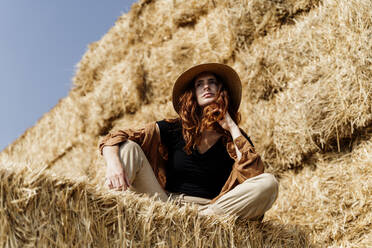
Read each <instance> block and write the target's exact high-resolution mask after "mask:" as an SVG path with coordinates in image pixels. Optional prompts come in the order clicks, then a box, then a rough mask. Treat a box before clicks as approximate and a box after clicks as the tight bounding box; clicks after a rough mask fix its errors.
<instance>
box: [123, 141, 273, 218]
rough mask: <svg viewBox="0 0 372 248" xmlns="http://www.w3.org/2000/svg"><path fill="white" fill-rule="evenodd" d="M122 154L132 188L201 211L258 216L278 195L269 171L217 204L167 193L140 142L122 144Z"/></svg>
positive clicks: (268, 207)
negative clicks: (195, 206)
mask: <svg viewBox="0 0 372 248" xmlns="http://www.w3.org/2000/svg"><path fill="white" fill-rule="evenodd" d="M119 153H120V159H121V162H122V164H123V166H124V170H125V173H126V175H127V177H128V180H129V182H130V184H131V187H130V189H131V190H133V191H135V192H139V193H146V194H149V195H150V196H156V197H158V198H159V199H160V200H162V201H167V200H168V199H171V200H175V201H176V202H178V203H180V204H185V203H195V204H197V205H198V206H199V210H200V213H201V214H206V215H209V214H236V215H238V216H240V217H242V218H248V219H255V218H257V217H260V216H262V215H263V214H264V213H265V212H266V211H267V210H269V209H270V208H271V206H272V205H273V203H274V201H275V200H276V198H277V196H278V181H277V180H276V178H275V177H274V176H273V175H272V174H269V173H263V174H261V175H258V176H256V177H253V178H249V179H247V180H246V181H245V182H243V183H242V184H239V185H238V186H236V187H235V188H234V189H232V190H231V191H229V192H227V193H226V194H224V195H223V196H222V197H220V198H219V199H218V200H217V201H216V202H214V203H213V204H210V199H206V198H200V197H194V196H187V195H184V194H173V193H172V194H167V193H166V192H165V191H164V190H163V188H162V187H161V186H160V184H159V183H158V181H157V180H156V177H155V174H154V172H153V170H152V168H151V165H150V164H149V161H148V160H147V158H146V156H145V154H144V153H143V151H142V149H141V147H140V146H139V145H138V144H137V143H135V142H133V141H130V140H128V141H127V142H125V143H123V144H122V145H121V146H120V149H119Z"/></svg>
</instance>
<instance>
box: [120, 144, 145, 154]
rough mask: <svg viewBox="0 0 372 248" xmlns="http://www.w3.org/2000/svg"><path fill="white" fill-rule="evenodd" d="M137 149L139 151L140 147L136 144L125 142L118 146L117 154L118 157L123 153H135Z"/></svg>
mask: <svg viewBox="0 0 372 248" xmlns="http://www.w3.org/2000/svg"><path fill="white" fill-rule="evenodd" d="M138 149H141V147H140V146H139V145H138V144H137V143H136V142H134V141H131V140H127V141H125V142H123V143H122V144H121V145H120V146H119V153H120V155H122V154H124V153H127V152H131V151H136V150H138Z"/></svg>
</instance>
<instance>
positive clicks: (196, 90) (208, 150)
mask: <svg viewBox="0 0 372 248" xmlns="http://www.w3.org/2000/svg"><path fill="white" fill-rule="evenodd" d="M240 100H241V82H240V78H239V76H238V75H237V73H236V72H235V71H234V70H233V69H232V68H231V67H229V66H227V65H224V64H218V63H208V64H200V65H197V66H194V67H192V68H190V69H188V70H187V71H185V72H184V73H182V74H181V75H180V76H179V78H178V79H177V80H176V82H175V84H174V87H173V106H174V108H175V110H176V112H177V113H178V114H179V118H177V119H173V120H163V121H158V122H154V123H150V124H148V125H146V126H145V127H144V128H142V129H139V130H121V131H118V132H115V133H110V134H109V135H107V136H106V137H105V138H104V140H103V141H102V142H101V144H100V150H101V153H102V154H103V156H104V158H105V160H106V163H107V171H106V178H107V181H106V184H107V186H108V187H109V188H111V189H122V190H127V189H128V188H131V189H133V190H134V191H137V192H141V193H147V194H149V195H156V196H157V197H158V198H159V199H161V200H163V201H166V200H167V199H169V198H171V199H176V200H178V201H179V202H181V203H186V202H190V203H196V204H198V205H199V210H200V213H201V214H203V215H211V214H237V215H238V216H240V217H243V218H248V219H257V218H260V217H261V218H262V216H263V214H264V213H265V211H267V210H268V209H269V208H270V207H271V206H272V204H273V203H274V201H275V200H276V198H277V192H278V183H277V181H276V179H275V177H274V176H273V175H271V174H268V173H264V166H263V163H262V161H261V159H260V156H259V155H258V154H257V153H256V152H255V150H254V148H253V144H252V142H251V141H250V139H249V137H248V136H247V135H246V134H245V133H244V132H243V131H242V130H241V129H240V128H239V126H238V124H239V113H238V108H239V105H240Z"/></svg>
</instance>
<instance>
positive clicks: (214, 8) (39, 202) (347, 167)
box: [0, 0, 372, 247]
mask: <svg viewBox="0 0 372 248" xmlns="http://www.w3.org/2000/svg"><path fill="white" fill-rule="evenodd" d="M371 40H372V3H371V1H370V0H349V1H346V0H339V1H334V0H324V1H322V2H320V1H315V0H302V1H291V0H287V1H286V0H283V1H269V0H250V1H245V0H229V1H223V0H214V1H213V0H210V1H207V0H199V1H196V0H195V1H166V0H162V1H161V0H158V1H151V0H146V1H145V0H143V1H140V2H139V3H137V4H134V5H133V6H132V9H131V11H130V12H129V13H128V14H125V15H123V16H121V17H120V18H119V19H118V20H117V21H116V23H115V25H114V26H113V27H112V28H111V29H110V30H109V31H108V33H107V34H106V35H105V36H103V37H102V39H101V40H99V41H97V42H95V43H92V44H90V45H89V48H88V50H87V52H86V54H85V55H84V56H83V58H82V60H81V61H80V62H79V64H78V65H77V71H76V75H75V77H74V79H73V83H74V87H73V89H72V90H71V91H70V93H69V95H68V97H66V98H64V99H62V100H61V101H60V102H59V103H58V104H57V106H55V107H54V108H53V109H52V110H51V111H50V112H49V113H47V114H45V116H43V117H42V118H41V119H40V120H39V121H38V123H37V124H36V125H35V126H34V127H32V128H30V129H29V130H27V131H26V132H25V134H24V135H23V136H22V137H20V138H19V139H17V140H16V141H15V142H14V143H13V144H11V145H10V146H9V147H7V148H6V149H5V150H4V151H3V152H2V153H1V154H0V166H1V168H8V169H7V171H5V170H2V171H1V177H2V180H1V181H2V183H1V200H0V204H1V205H0V213H1V215H0V218H1V219H0V221H1V223H4V225H2V227H0V242H3V244H8V245H11V246H12V245H15V243H17V244H29V245H31V244H52V243H53V242H54V243H55V244H57V245H58V244H60V245H67V246H79V245H84V246H87V245H89V244H94V245H96V244H97V245H108V244H110V245H118V246H119V244H123V243H122V242H124V241H125V242H129V241H130V242H133V243H132V245H133V246H138V245H140V242H141V240H142V241H143V240H145V241H144V242H147V243H146V245H152V246H155V245H158V246H171V245H175V244H177V246H184V247H186V246H189V245H190V244H191V243H192V245H193V246H200V245H201V244H205V245H206V246H231V247H232V246H234V245H236V246H242V245H243V244H248V243H250V244H253V245H254V246H257V247H260V246H267V245H270V246H288V247H303V246H310V245H321V246H348V247H363V246H365V247H367V246H370V245H372V233H371V231H370V230H371V221H370V220H371V219H372V218H371V217H372V216H371V211H370V209H371V207H372V200H371V197H370V195H371V192H372V182H371V179H370V176H369V175H371V172H372V171H371V168H372V167H371V166H372V157H371V154H372V104H371V103H372V42H371ZM202 62H223V63H227V64H229V65H231V66H233V67H234V68H235V69H236V70H237V72H238V73H239V75H240V76H241V79H242V83H243V102H242V105H241V109H240V111H241V114H242V123H241V127H242V128H243V129H245V130H246V132H247V133H248V134H249V135H250V136H251V138H252V140H253V142H254V143H255V144H256V147H257V150H258V151H259V153H260V154H261V156H262V158H263V160H264V162H265V163H266V166H267V171H270V172H272V173H275V174H276V175H277V176H278V177H279V178H280V196H279V199H278V200H277V202H276V204H275V205H274V207H273V209H271V210H270V211H269V212H268V213H267V215H266V217H265V219H264V221H265V223H264V225H263V226H260V227H257V226H255V224H252V225H251V224H247V223H242V222H239V221H238V222H235V221H232V220H231V221H232V222H231V221H230V222H223V221H222V222H218V223H217V222H216V223H217V224H216V225H215V226H211V225H210V224H208V223H209V222H208V221H207V220H204V219H200V218H197V217H196V213H195V212H192V211H191V210H182V209H181V210H178V208H177V207H175V206H173V205H172V204H170V205H167V204H166V205H164V206H163V205H161V204H158V203H155V202H154V201H152V200H149V199H147V198H139V197H137V196H133V195H131V194H126V193H124V194H120V193H116V192H108V191H107V190H105V189H104V188H103V187H102V186H103V181H104V161H103V160H102V158H101V157H100V156H99V154H98V151H97V143H98V140H99V137H100V136H102V135H105V134H107V133H108V132H109V131H111V130H115V129H121V128H128V127H138V126H141V125H144V124H145V123H147V122H149V121H154V120H159V119H163V118H169V117H173V116H175V113H174V110H173V109H172V105H171V102H170V99H171V88H172V85H173V82H174V80H175V78H176V77H177V76H178V75H179V73H180V72H182V71H183V70H184V69H186V68H188V67H189V66H191V65H194V64H197V63H202ZM26 165H27V168H28V169H27V170H32V171H42V173H40V174H35V173H34V174H33V176H32V177H31V176H30V177H28V176H27V174H28V172H27V173H26V172H25V171H27V170H25V169H23V168H24V167H25V166H26ZM26 178H28V179H26ZM30 178H31V179H30ZM58 185H63V186H58ZM71 188H74V189H76V190H75V191H74V192H76V193H74V194H77V195H79V197H80V196H82V195H81V194H85V195H89V197H88V198H89V199H88V198H86V199H87V200H84V201H85V202H81V201H80V200H77V199H80V198H79V197H77V198H74V197H72V195H71V194H70V193H68V192H70V191H71ZM84 192H86V193H84ZM56 196H58V197H56ZM59 198H61V199H62V200H61V201H63V202H64V203H63V204H62V203H60V202H58V201H60V200H58V199H59ZM27 199H30V200H27ZM102 199H105V200H102ZM18 202H19V204H20V205H19V204H18ZM25 202H26V203H27V202H33V204H31V205H30V204H29V203H28V205H27V204H26V203H25ZM107 202H109V203H107ZM51 203H53V204H51ZM83 203H84V204H85V205H84V204H83ZM12 204H13V205H14V206H13V205H12ZM22 204H23V205H22ZM24 204H26V205H24ZM47 204H49V205H47ZM79 204H81V205H79ZM105 204H108V205H105ZM22 206H23V207H22ZM25 206H28V207H27V208H26V207H25ZM107 206H110V207H107ZM139 206H141V207H139ZM109 208H110V209H111V210H108V209H109ZM42 209H47V210H48V211H49V210H50V215H49V212H46V210H45V211H44V210H42ZM130 209H134V210H133V211H132V212H131V211H130ZM145 209H146V210H145ZM148 209H152V210H148ZM170 209H172V210H170ZM110 211H111V212H110ZM115 211H116V212H115ZM147 211H149V212H151V216H152V217H153V218H154V221H153V222H149V223H147V222H146V221H144V220H146V219H143V216H142V213H143V212H147ZM167 211H171V212H172V216H177V217H175V219H172V218H173V217H169V218H170V219H167V218H168V217H167V216H168V215H167V216H165V213H168V212H167ZM184 211H186V212H184ZM187 211H191V212H192V213H191V212H187ZM108 212H109V214H108V215H109V216H120V217H117V218H116V217H110V218H116V220H115V221H116V222H115V221H113V220H107V219H105V217H104V216H106V215H107V213H108ZM186 213H187V214H186ZM149 216H150V215H147V217H146V218H149ZM18 219H19V220H22V221H19V220H18ZM67 219H68V222H66V220H67ZM108 219H109V218H108ZM127 220H130V222H128V221H127ZM155 220H156V221H155ZM13 221H14V222H13ZM22 222H24V224H23V223H22ZM114 222H115V223H116V224H113V223H114ZM31 223H33V224H31ZM66 223H68V224H66ZM133 223H136V224H138V225H136V228H137V229H131V228H134V227H131V225H133ZM146 223H147V224H146ZM161 223H163V227H164V228H165V227H168V225H164V223H172V225H174V226H175V227H177V228H178V229H172V225H171V227H168V228H170V229H169V230H170V231H169V233H166V230H165V229H164V230H163V229H162V228H159V226H161ZM223 223H229V224H226V225H225V224H223ZM33 225H34V226H33ZM3 226H4V227H3ZM40 226H41V227H40ZM36 227H40V228H44V229H43V230H47V229H48V228H50V230H59V231H58V232H55V231H54V232H53V231H51V232H50V233H49V234H47V235H46V236H42V235H41V234H40V232H39V233H38V232H31V231H30V230H36V229H37V228H36ZM75 227H76V228H75ZM119 227H120V228H119ZM35 228H36V229H35ZM63 228H64V229H63ZM118 228H119V229H118ZM101 229H103V230H101ZM48 230H49V229H48ZM63 230H65V231H63ZM124 230H125V231H124ZM176 230H179V232H181V233H179V234H178V231H176ZM70 231H71V233H67V232H70ZM103 232H105V234H103ZM211 233H214V234H213V235H211ZM181 234H182V235H184V236H180V235H181ZM207 234H208V235H207ZM66 235H67V236H66ZM74 235H76V237H78V236H80V237H87V238H86V241H81V240H77V238H76V239H75V238H71V240H70V239H67V237H69V236H71V237H75V236H74ZM131 235H132V236H131ZM229 235H230V236H229ZM256 236H257V237H258V238H256ZM46 237H47V238H46ZM73 240H75V241H73ZM189 240H191V241H189ZM12 242H13V243H12ZM32 242H34V243H32ZM35 242H36V243H35ZM37 242H40V243H37ZM48 242H50V243H48ZM79 242H86V243H79ZM162 242H163V243H162ZM174 242H176V243H174ZM177 242H179V243H177ZM187 242H191V243H187ZM201 242H205V243H201ZM128 245H129V244H128Z"/></svg>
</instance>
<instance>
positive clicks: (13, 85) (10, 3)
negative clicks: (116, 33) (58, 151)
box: [0, 0, 136, 151]
mask: <svg viewBox="0 0 372 248" xmlns="http://www.w3.org/2000/svg"><path fill="white" fill-rule="evenodd" d="M134 2H136V1H134V0H121V1H120V0H109V1H102V0H100V1H99V0H89V1H88V0H85V1H83V0H80V1H76V0H75V1H74V0H64V1H58V0H1V1H0V34H1V38H0V116H1V117H0V118H1V121H0V130H1V135H0V151H1V150H3V149H4V148H5V147H6V146H7V145H8V144H10V143H12V142H13V141H14V140H15V139H16V138H17V137H19V136H20V135H22V133H24V131H25V130H26V129H27V128H29V127H31V126H33V125H34V124H35V123H36V122H37V120H38V119H39V118H41V117H42V116H43V114H45V113H46V112H48V111H49V110H50V109H51V108H53V107H54V106H55V105H56V104H57V102H58V100H59V99H61V98H64V97H65V96H67V94H68V91H69V89H70V88H71V85H72V77H73V75H74V73H75V65H76V64H77V63H78V62H79V61H80V59H81V57H82V56H83V54H84V53H85V51H86V50H87V47H88V44H89V43H91V42H94V41H97V40H99V39H100V38H101V37H102V36H103V35H104V34H105V33H107V31H108V30H109V29H110V28H111V27H112V26H113V25H114V23H115V21H116V19H117V18H118V17H119V16H120V15H122V14H123V13H126V12H128V11H129V10H130V6H131V5H132V4H133V3H134Z"/></svg>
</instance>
